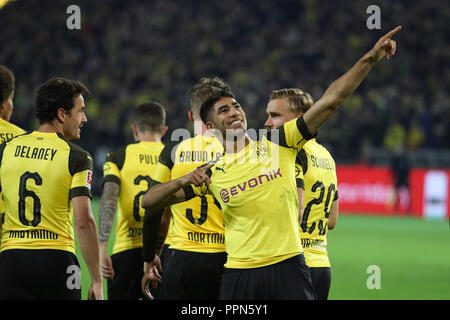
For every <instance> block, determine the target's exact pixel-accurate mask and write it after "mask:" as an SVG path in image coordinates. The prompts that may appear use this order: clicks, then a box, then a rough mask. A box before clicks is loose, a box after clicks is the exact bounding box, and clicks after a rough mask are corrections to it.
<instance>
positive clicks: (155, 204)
mask: <svg viewBox="0 0 450 320" xmlns="http://www.w3.org/2000/svg"><path fill="white" fill-rule="evenodd" d="M213 165H214V163H209V164H207V165H205V166H202V167H199V168H197V169H195V170H194V171H191V172H190V173H188V174H187V175H185V176H183V177H181V178H178V179H175V180H172V181H169V182H166V183H161V184H157V185H155V186H153V187H152V188H150V190H149V191H148V192H147V193H146V194H145V195H144V196H143V197H142V207H143V208H144V209H147V210H150V211H156V210H161V209H162V208H164V207H167V206H170V205H173V204H175V203H179V202H183V201H185V200H186V195H185V193H184V190H183V188H184V187H186V186H189V185H194V186H195V187H201V186H202V185H203V184H206V185H209V184H210V183H211V179H210V178H209V176H208V175H207V174H206V171H208V170H209V169H210V168H212V166H213Z"/></svg>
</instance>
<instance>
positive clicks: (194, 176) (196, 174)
mask: <svg viewBox="0 0 450 320" xmlns="http://www.w3.org/2000/svg"><path fill="white" fill-rule="evenodd" d="M214 164H215V163H214V162H210V163H207V164H205V165H203V166H201V167H199V168H197V169H195V170H194V171H191V172H189V173H188V174H187V175H185V176H184V177H182V178H181V179H182V180H181V181H182V182H181V183H182V185H183V186H187V185H189V184H193V185H194V186H196V187H201V186H202V185H203V184H206V185H209V184H211V179H210V178H209V176H208V175H207V174H206V171H208V170H209V169H211V168H212V167H213V166H214Z"/></svg>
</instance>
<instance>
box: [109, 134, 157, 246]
mask: <svg viewBox="0 0 450 320" xmlns="http://www.w3.org/2000/svg"><path fill="white" fill-rule="evenodd" d="M163 148H164V145H163V144H162V143H161V142H147V141H140V142H137V143H132V144H129V145H127V146H124V147H122V148H119V149H117V150H115V151H113V152H110V153H108V154H107V156H106V160H105V163H104V164H103V177H104V178H103V181H104V182H106V181H114V182H116V183H118V184H119V185H120V193H119V199H118V204H119V205H118V214H117V226H116V230H115V235H116V237H115V240H114V246H113V250H112V253H113V254H115V253H118V252H121V251H124V250H128V249H133V248H138V247H142V228H143V221H144V213H145V210H144V209H143V208H142V207H141V200H142V197H143V196H144V194H145V193H146V192H147V191H148V189H149V188H150V185H151V182H152V179H153V177H154V173H155V170H156V165H157V163H158V158H159V154H160V153H161V150H162V149H163Z"/></svg>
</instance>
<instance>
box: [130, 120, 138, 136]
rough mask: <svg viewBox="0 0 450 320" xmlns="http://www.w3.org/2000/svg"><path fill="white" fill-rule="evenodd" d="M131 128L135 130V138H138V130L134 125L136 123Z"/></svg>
mask: <svg viewBox="0 0 450 320" xmlns="http://www.w3.org/2000/svg"><path fill="white" fill-rule="evenodd" d="M131 128H132V129H133V137H134V139H136V138H137V136H138V130H137V128H136V126H135V125H134V123H132V124H131Z"/></svg>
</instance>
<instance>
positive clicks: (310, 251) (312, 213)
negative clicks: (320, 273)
mask: <svg viewBox="0 0 450 320" xmlns="http://www.w3.org/2000/svg"><path fill="white" fill-rule="evenodd" d="M296 173H297V175H298V177H297V179H300V180H303V182H304V190H305V191H304V194H303V204H304V210H303V218H302V222H301V224H300V237H301V241H302V246H303V250H304V251H305V253H304V255H305V260H306V264H307V265H308V266H309V267H330V261H329V259H328V253H327V236H326V235H327V229H328V228H327V225H328V217H329V215H330V212H331V206H332V204H333V201H335V200H337V199H338V192H337V177H336V165H335V162H334V160H333V157H332V156H331V155H330V153H329V152H328V150H327V149H325V148H324V147H323V146H322V145H320V144H319V143H317V141H316V139H311V140H310V141H308V142H307V143H306V144H305V145H304V146H303V149H302V150H300V152H299V153H298V155H297V158H296Z"/></svg>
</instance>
